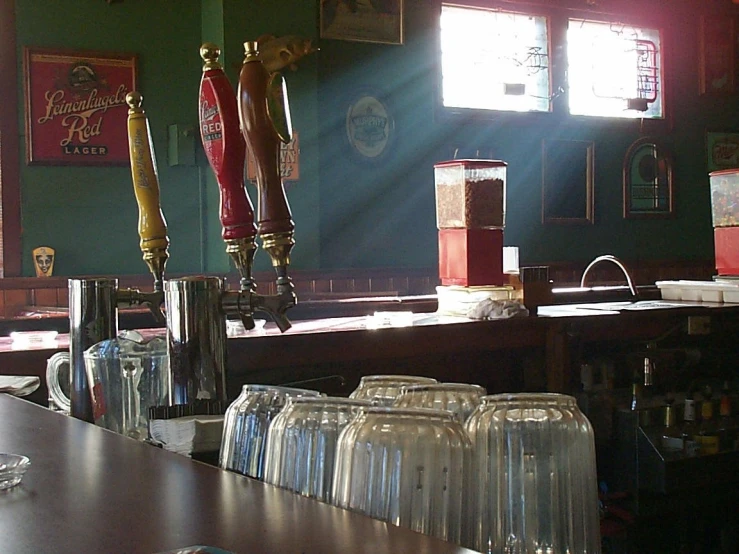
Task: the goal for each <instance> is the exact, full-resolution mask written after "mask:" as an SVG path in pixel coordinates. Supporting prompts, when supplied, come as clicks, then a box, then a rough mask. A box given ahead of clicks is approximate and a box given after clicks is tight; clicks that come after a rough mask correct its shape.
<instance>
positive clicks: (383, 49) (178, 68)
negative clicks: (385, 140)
mask: <svg viewBox="0 0 739 554" xmlns="http://www.w3.org/2000/svg"><path fill="white" fill-rule="evenodd" d="M405 6H406V12H405V31H406V40H405V44H404V45H402V46H392V45H375V44H368V43H358V42H348V41H337V40H320V41H318V42H319V46H320V48H321V50H320V51H319V52H318V53H316V54H313V55H312V56H310V57H309V58H307V59H305V60H304V61H303V62H302V63H301V64H300V67H299V69H298V71H295V72H292V71H289V70H288V71H286V73H285V76H286V79H287V83H288V89H289V92H290V104H291V108H292V112H293V123H294V127H295V129H296V130H297V131H298V133H299V134H300V142H301V153H300V155H301V157H300V163H301V166H300V172H301V179H300V181H299V182H296V183H290V184H289V185H288V187H287V188H288V197H289V201H290V204H291V208H292V211H293V218H294V220H295V222H296V241H297V244H296V246H295V249H294V250H293V256H292V258H293V259H292V265H293V267H294V268H297V269H315V268H326V269H329V268H345V267H433V266H435V265H436V259H437V258H436V257H437V240H436V233H437V231H436V226H435V211H434V186H433V164H434V163H436V162H438V161H441V160H445V159H449V158H451V157H452V153H453V152H454V150H455V149H459V152H460V154H461V155H474V154H475V153H476V152H477V151H479V152H480V153H481V154H482V155H485V156H491V157H494V158H499V159H502V160H505V161H506V162H508V164H509V165H508V181H507V186H508V214H507V226H506V231H505V239H506V240H505V242H506V244H510V245H518V246H519V247H520V248H521V260H522V262H523V263H536V262H551V261H576V262H577V261H582V262H584V263H586V262H587V261H588V260H589V259H591V258H593V257H594V256H596V255H598V254H602V253H605V252H610V253H613V254H616V255H618V256H620V257H622V258H624V259H626V260H639V259H657V260H661V259H683V260H691V259H709V258H711V256H712V252H713V243H712V234H711V219H710V206H709V195H708V178H707V171H706V163H705V158H706V156H705V146H704V134H705V131H706V129H720V130H725V129H732V130H735V131H736V130H739V113H738V112H739V106H737V102H736V99H735V98H733V97H725V98H710V97H705V96H700V95H699V94H698V56H697V52H698V38H697V36H698V35H697V13H696V12H695V11H691V10H689V9H687V8H685V7H683V8H675V9H673V8H671V9H670V11H669V13H666V14H665V15H664V17H665V19H664V21H665V27H666V33H667V35H666V46H665V48H666V50H665V51H666V54H667V56H668V58H667V62H666V67H667V69H668V71H669V72H670V73H669V81H668V86H669V88H668V91H667V92H668V109H671V130H669V131H668V132H666V133H663V134H661V135H658V138H660V139H662V140H664V142H665V143H666V144H667V146H668V147H669V148H670V149H671V150H672V152H673V154H674V160H675V165H674V197H675V217H673V218H672V219H670V220H660V221H649V220H624V219H623V218H622V184H621V179H622V174H621V165H622V160H623V156H624V154H625V152H626V150H627V148H628V146H629V145H630V144H631V143H632V142H633V141H634V140H636V139H637V138H639V137H640V136H641V133H640V129H639V128H638V125H635V124H633V123H634V122H631V123H632V124H628V125H623V124H609V123H603V122H598V121H587V122H582V120H581V121H580V122H579V123H578V122H572V121H568V120H567V118H565V119H563V120H552V121H550V122H548V123H546V124H544V125H532V124H519V123H518V122H517V121H516V120H510V119H508V120H498V121H495V120H487V121H481V120H468V121H462V120H459V119H443V118H440V117H438V113H437V111H436V109H435V108H436V102H437V97H436V83H437V70H436V59H435V56H436V25H437V15H436V10H437V9H438V0H433V1H428V0H406V2H405ZM16 16H17V30H18V60H19V62H18V63H19V68H20V67H21V60H22V47H23V46H39V47H63V48H76V49H85V50H102V51H126V52H135V53H136V54H137V55H138V60H139V73H138V79H139V81H138V82H139V88H140V90H141V92H142V94H143V95H144V108H145V109H146V112H147V115H148V116H149V121H150V124H151V131H152V136H153V140H154V147H155V150H156V154H157V157H158V162H159V176H160V183H161V190H162V209H163V212H164V214H165V217H166V219H167V222H168V226H169V235H170V241H171V247H170V261H169V264H168V271H169V272H172V273H196V272H224V271H228V270H229V267H230V265H229V261H228V259H227V256H226V255H225V253H224V247H223V244H222V242H221V239H220V224H219V221H218V191H217V187H216V184H215V182H214V178H213V175H212V172H211V171H210V168H209V167H208V166H207V162H206V161H205V160H204V155H203V154H202V151H201V150H199V151H198V155H197V165H196V166H177V167H170V166H169V165H168V163H167V126H168V125H170V124H181V125H185V126H192V127H193V128H194V129H197V96H198V86H199V81H200V75H201V66H202V62H201V60H200V57H199V54H198V51H199V46H200V44H201V42H203V41H205V40H210V41H213V42H216V43H218V44H220V45H222V48H223V54H222V57H221V62H222V63H223V64H224V67H225V68H226V70H227V73H228V74H229V77H230V78H231V80H232V82H233V83H234V85H235V83H236V79H237V76H238V68H239V66H240V63H241V60H242V54H243V47H242V43H243V42H244V41H245V40H254V39H256V38H257V37H258V36H260V35H261V34H264V33H271V34H274V35H278V36H280V35H285V34H298V35H302V36H305V37H309V38H313V39H316V37H317V35H318V1H317V0H310V1H309V0H286V1H281V2H277V1H274V0H251V1H249V0H240V1H237V0H178V1H177V2H171V1H170V2H164V1H161V2H154V1H151V0H124V1H123V2H119V3H114V4H107V3H106V2H104V1H103V0H75V2H59V1H58V0H17V1H16ZM316 40H317V39H316ZM19 73H20V71H19ZM20 81H21V79H19V86H18V91H19V94H22V83H21V82H20ZM360 90H372V91H374V92H375V93H376V94H378V95H380V96H381V97H383V98H384V99H385V100H386V102H387V104H388V106H389V108H390V109H391V111H392V115H393V116H394V118H395V124H396V129H397V137H396V142H395V143H394V144H393V148H392V152H391V153H390V154H389V155H388V156H386V157H384V158H383V159H382V160H380V161H379V162H378V163H372V164H367V163H365V162H362V161H360V160H358V159H357V158H356V157H354V156H353V155H352V152H351V151H350V147H349V145H348V143H347V141H346V139H345V135H346V133H345V129H344V118H345V113H346V108H347V107H348V103H349V102H350V100H351V98H352V97H353V95H355V94H356V93H357V92H358V91H360ZM553 119H554V118H553ZM19 121H20V122H21V129H23V114H22V113H21V114H19ZM21 132H23V131H22V130H21ZM555 135H556V136H562V137H565V138H570V139H578V140H589V141H594V142H595V224H594V225H591V226H572V225H569V226H562V225H542V223H541V141H542V139H543V138H545V137H552V136H555ZM21 142H23V137H22V140H21ZM21 181H22V182H21V193H22V224H23V242H22V245H23V256H24V258H23V274H24V275H32V274H33V266H32V263H31V258H30V251H31V249H33V248H34V247H36V246H39V245H48V246H52V247H54V248H56V249H57V262H56V266H55V274H57V275H92V274H122V275H125V274H141V273H145V272H146V267H145V265H144V263H143V262H142V261H141V255H140V252H139V250H138V235H137V233H136V224H137V217H138V216H137V213H138V212H137V207H136V203H135V200H134V196H133V192H132V187H131V177H130V171H129V169H128V168H125V167H110V168H89V167H40V166H31V167H29V166H25V165H23V166H22V169H21ZM249 189H250V193H251V194H252V195H253V193H254V190H253V187H251V186H249ZM256 267H257V269H265V268H267V267H268V260H267V256H266V254H265V253H264V252H258V253H257V263H256Z"/></svg>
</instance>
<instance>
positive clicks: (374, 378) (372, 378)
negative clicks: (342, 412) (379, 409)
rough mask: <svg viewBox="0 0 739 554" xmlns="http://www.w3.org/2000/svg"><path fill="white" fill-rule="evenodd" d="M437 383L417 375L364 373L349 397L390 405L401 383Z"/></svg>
mask: <svg viewBox="0 0 739 554" xmlns="http://www.w3.org/2000/svg"><path fill="white" fill-rule="evenodd" d="M430 383H438V381H437V380H436V379H433V378H432V377H419V376H417V375H365V376H364V377H362V378H361V379H360V380H359V386H357V388H356V389H354V390H353V391H352V393H351V394H350V395H349V398H357V399H360V400H374V401H375V402H377V403H379V404H383V405H385V406H392V405H393V402H394V401H395V398H396V397H397V396H398V394H399V393H400V387H402V386H403V385H416V384H430Z"/></svg>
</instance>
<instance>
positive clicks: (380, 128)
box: [346, 94, 395, 160]
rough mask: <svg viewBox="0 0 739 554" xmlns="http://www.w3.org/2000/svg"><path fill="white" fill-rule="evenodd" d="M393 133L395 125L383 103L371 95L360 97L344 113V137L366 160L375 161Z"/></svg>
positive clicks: (384, 150) (381, 153)
mask: <svg viewBox="0 0 739 554" xmlns="http://www.w3.org/2000/svg"><path fill="white" fill-rule="evenodd" d="M394 132H395V123H394V121H393V118H392V116H391V115H390V112H389V111H388V109H387V107H386V106H385V104H384V103H383V102H381V101H380V100H379V99H378V98H377V97H375V96H372V95H371V94H363V95H360V96H359V97H357V98H356V99H355V101H354V102H352V103H351V104H350V105H349V108H348V109H347V111H346V136H347V138H348V139H349V144H351V145H352V148H353V149H354V150H355V151H356V152H357V153H358V154H359V155H360V156H361V157H362V158H364V159H366V160H377V159H379V158H380V157H381V156H382V155H383V154H384V153H385V152H387V151H388V146H389V144H390V141H391V139H392V138H393V134H394Z"/></svg>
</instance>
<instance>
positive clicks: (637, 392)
mask: <svg viewBox="0 0 739 554" xmlns="http://www.w3.org/2000/svg"><path fill="white" fill-rule="evenodd" d="M642 389H643V386H642V384H641V380H640V379H639V376H635V377H634V379H633V380H632V382H631V411H632V412H636V411H639V410H641V409H642V407H643V406H642V403H643V401H644V399H643V397H642Z"/></svg>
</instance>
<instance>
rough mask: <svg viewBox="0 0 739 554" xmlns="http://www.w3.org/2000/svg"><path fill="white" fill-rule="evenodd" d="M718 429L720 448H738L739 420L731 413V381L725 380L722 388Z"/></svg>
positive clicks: (722, 449) (725, 449)
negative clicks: (738, 431)
mask: <svg viewBox="0 0 739 554" xmlns="http://www.w3.org/2000/svg"><path fill="white" fill-rule="evenodd" d="M716 427H717V430H718V437H719V449H720V450H721V451H722V452H724V451H727V450H736V448H737V445H736V441H737V436H738V435H737V430H738V429H737V421H736V420H735V419H734V417H733V416H732V413H731V394H730V391H729V382H728V381H724V386H723V388H722V389H721V399H720V400H719V418H718V422H717V425H716Z"/></svg>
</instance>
